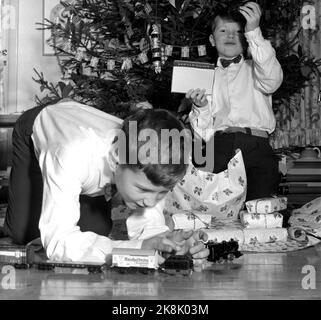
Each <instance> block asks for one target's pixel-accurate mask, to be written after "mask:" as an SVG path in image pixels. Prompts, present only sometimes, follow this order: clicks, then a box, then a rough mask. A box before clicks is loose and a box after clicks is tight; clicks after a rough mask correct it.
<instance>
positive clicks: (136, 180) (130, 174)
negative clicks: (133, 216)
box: [115, 166, 169, 209]
mask: <svg viewBox="0 0 321 320" xmlns="http://www.w3.org/2000/svg"><path fill="white" fill-rule="evenodd" d="M115 183H116V187H117V191H118V192H119V194H120V196H121V197H122V199H123V201H124V202H125V204H126V205H127V207H128V208H130V209H137V208H147V207H154V206H155V205H156V204H157V203H158V202H159V201H160V200H162V199H163V198H164V197H165V196H166V194H167V193H168V191H169V190H168V189H167V188H165V187H163V186H155V185H154V184H152V183H151V182H150V180H149V179H148V178H147V177H146V175H145V173H144V172H143V171H141V170H137V171H134V170H131V169H130V168H128V167H123V166H118V168H117V170H116V172H115Z"/></svg>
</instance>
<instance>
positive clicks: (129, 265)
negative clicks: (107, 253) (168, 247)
mask: <svg viewBox="0 0 321 320" xmlns="http://www.w3.org/2000/svg"><path fill="white" fill-rule="evenodd" d="M112 268H113V269H114V270H117V271H119V272H122V273H124V272H135V271H139V272H142V273H149V272H154V271H155V270H157V268H158V256H157V252H156V250H142V249H127V248H114V249H113V251H112Z"/></svg>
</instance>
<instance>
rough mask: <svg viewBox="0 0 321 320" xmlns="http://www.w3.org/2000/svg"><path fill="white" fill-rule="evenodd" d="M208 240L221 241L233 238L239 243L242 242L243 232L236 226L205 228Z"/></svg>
mask: <svg viewBox="0 0 321 320" xmlns="http://www.w3.org/2000/svg"><path fill="white" fill-rule="evenodd" d="M204 232H205V233H206V234H207V236H208V241H214V242H222V241H230V240H235V241H237V242H238V243H239V244H242V243H244V232H243V230H242V229H240V228H237V227H224V228H223V229H206V230H204Z"/></svg>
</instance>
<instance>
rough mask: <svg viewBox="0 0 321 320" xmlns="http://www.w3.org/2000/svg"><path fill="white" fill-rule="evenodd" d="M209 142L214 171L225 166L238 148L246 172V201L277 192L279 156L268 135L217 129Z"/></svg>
mask: <svg viewBox="0 0 321 320" xmlns="http://www.w3.org/2000/svg"><path fill="white" fill-rule="evenodd" d="M208 145H209V146H213V145H214V171H213V172H214V173H219V172H221V171H224V170H226V169H227V164H228V162H229V161H230V160H231V159H232V158H233V156H234V155H235V151H236V150H237V149H241V151H242V155H243V160H244V165H245V171H246V176H247V195H246V200H247V201H248V200H253V199H258V198H263V197H269V196H271V195H275V194H277V190H278V184H279V171H278V158H277V156H276V155H275V154H274V153H273V150H272V148H271V146H270V144H269V141H268V139H266V138H261V137H256V136H252V135H248V134H245V133H241V132H235V133H218V134H215V136H214V137H213V138H212V141H211V142H210V143H209V144H208Z"/></svg>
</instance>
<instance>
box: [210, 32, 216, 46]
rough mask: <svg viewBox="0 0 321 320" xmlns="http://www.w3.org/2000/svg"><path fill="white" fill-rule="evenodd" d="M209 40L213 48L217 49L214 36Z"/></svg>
mask: <svg viewBox="0 0 321 320" xmlns="http://www.w3.org/2000/svg"><path fill="white" fill-rule="evenodd" d="M209 40H210V43H211V45H212V47H215V40H214V37H213V35H212V34H211V35H210V37H209Z"/></svg>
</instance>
